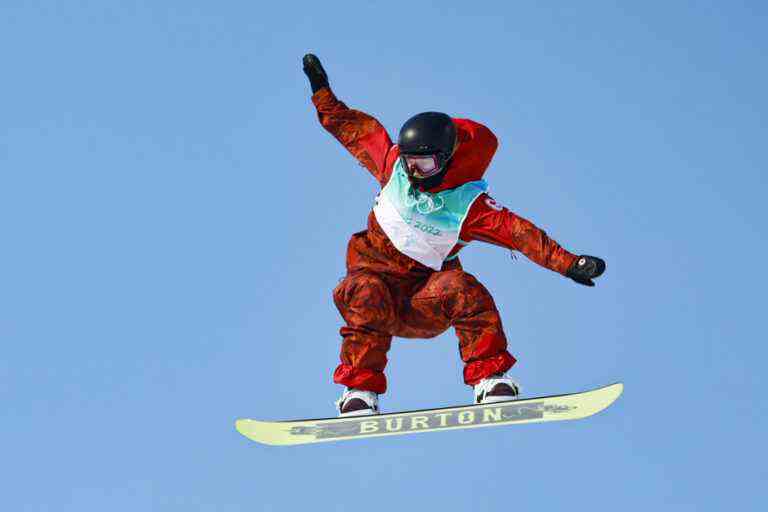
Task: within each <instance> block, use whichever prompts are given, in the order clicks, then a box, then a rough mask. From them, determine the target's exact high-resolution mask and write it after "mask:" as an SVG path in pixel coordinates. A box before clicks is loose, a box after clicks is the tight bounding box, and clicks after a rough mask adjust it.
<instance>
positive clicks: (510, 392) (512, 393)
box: [474, 373, 520, 404]
mask: <svg viewBox="0 0 768 512" xmlns="http://www.w3.org/2000/svg"><path fill="white" fill-rule="evenodd" d="M474 390H475V403H476V404H493V403H496V402H506V401H509V400H517V398H518V395H519V394H520V385H519V384H518V383H517V382H515V381H514V380H512V379H510V378H509V377H505V376H504V374H503V373H497V374H495V375H491V376H490V377H486V378H484V379H483V380H481V381H480V382H478V383H477V384H475V387H474Z"/></svg>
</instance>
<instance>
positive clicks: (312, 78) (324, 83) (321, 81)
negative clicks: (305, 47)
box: [302, 53, 328, 94]
mask: <svg viewBox="0 0 768 512" xmlns="http://www.w3.org/2000/svg"><path fill="white" fill-rule="evenodd" d="M302 62H303V63H304V73H305V74H306V75H307V78H309V85H311V86H312V94H315V93H316V92H317V91H319V90H320V89H322V88H323V87H328V75H326V74H325V70H324V69H323V65H322V64H320V59H318V58H317V56H316V55H313V54H311V53H308V54H306V55H305V56H304V59H303V61H302Z"/></svg>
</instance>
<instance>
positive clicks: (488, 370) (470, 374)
mask: <svg viewBox="0 0 768 512" xmlns="http://www.w3.org/2000/svg"><path fill="white" fill-rule="evenodd" d="M516 362H517V360H516V359H515V358H514V357H512V355H511V354H510V353H509V352H507V351H504V352H502V353H500V354H496V355H495V356H492V357H488V358H486V359H479V360H477V361H472V362H471V363H469V364H467V365H466V366H465V367H464V382H465V383H467V384H468V385H470V386H474V385H475V384H477V383H478V382H480V381H481V380H483V379H485V378H486V377H490V376H491V375H494V374H496V373H504V372H506V371H507V370H509V369H510V368H512V366H514V364H515V363H516Z"/></svg>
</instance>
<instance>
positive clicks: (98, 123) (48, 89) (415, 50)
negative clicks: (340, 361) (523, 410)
mask: <svg viewBox="0 0 768 512" xmlns="http://www.w3.org/2000/svg"><path fill="white" fill-rule="evenodd" d="M499 4H501V3H499ZM766 22H768V9H767V8H766V7H765V4H764V3H762V2H741V1H734V2H695V3H694V2H691V3H686V2H642V5H641V4H640V3H638V2H623V5H617V3H616V2H579V3H578V5H576V4H575V3H573V2H562V3H546V6H545V5H543V4H542V3H535V2H524V3H523V2H514V3H512V2H509V3H504V5H503V6H495V7H493V6H491V5H490V3H486V2H461V3H459V2H444V1H441V2H433V3H423V2H414V1H408V2H388V3H382V2H376V3H374V2H343V3H342V2H339V3H331V4H330V5H327V6H326V5H324V4H322V3H319V2H318V3H293V2H273V3H260V2H246V1H235V2H201V1H184V2H182V1H174V2H149V1H147V2H135V1H121V2H115V1H109V2H107V1H78V2H38V1H24V2H22V1H14V0H4V1H3V2H2V5H0V62H2V75H1V77H0V237H1V238H0V240H1V244H2V245H1V247H0V269H2V274H1V277H0V342H1V343H2V345H1V347H2V356H0V404H1V405H0V482H2V486H0V487H2V491H0V508H1V509H2V510H7V511H19V512H20V511H24V512H26V511H47V510H56V511H77V512H83V511H104V510H108V511H110V512H121V511H131V512H135V511H137V510H162V511H175V510H179V511H185V512H188V511H190V510H206V511H207V510H211V511H217V512H224V511H242V510H250V511H262V510H263V511H271V510H281V511H282V510H308V509H312V510H331V511H348V510H356V509H357V508H358V507H360V506H364V507H365V509H366V510H369V511H385V510H395V509H396V510H428V509H434V510H444V511H465V510H521V511H522V510H525V511H539V510H542V511H550V510H551V511H554V510H589V511H615V510H622V511H643V512H646V511H648V510H674V511H683V510H690V511H697V512H698V511H704V510H706V511H718V510H729V509H734V510H758V508H759V507H758V503H759V502H760V501H762V503H763V505H765V499H766V495H765V482H766V480H767V479H768V474H767V472H766V466H765V459H766V455H767V454H766V441H765V434H766V431H767V430H768V421H766V413H768V407H767V406H766V400H765V398H764V396H765V387H766V385H767V384H768V379H767V378H766V371H765V365H766V358H768V348H767V345H768V343H767V342H768V339H767V338H766V334H765V329H764V327H765V316H766V305H765V302H766V299H765V297H766V295H765V293H766V292H765V290H766V284H767V283H766V271H765V254H766V252H768V243H767V242H766V239H767V236H766V235H767V234H768V233H767V232H766V231H767V230H766V220H767V219H768V215H766V206H765V200H766V199H765V198H766V193H767V192H768V190H767V189H768V187H766V167H767V164H768V157H767V156H766V140H768V137H766V119H767V118H768V100H766V91H767V90H768V74H767V73H766V61H765V57H766V54H768V38H767V36H766V31H765V27H766V24H767V23H766ZM307 51H313V52H315V53H316V54H318V55H319V56H320V57H321V58H322V59H323V62H324V63H325V66H326V69H327V71H328V73H329V75H330V77H331V83H332V85H333V86H334V89H335V90H336V92H337V93H338V95H339V96H340V97H341V98H342V99H344V100H345V101H347V102H348V103H349V104H350V105H352V106H355V107H358V108H361V109H364V110H366V111H368V112H370V113H372V114H374V115H376V116H377V117H378V118H379V119H380V120H381V121H382V122H383V123H384V125H385V126H386V127H387V128H388V129H389V130H390V132H391V133H392V134H395V133H396V131H397V129H398V128H399V126H400V124H401V123H402V122H403V121H404V120H405V119H406V118H407V117H409V116H410V115H412V114H414V113H416V112H420V111H424V110H432V109H435V110H442V111H446V112H449V113H451V114H453V115H456V116H465V117H470V118H473V119H476V120H478V121H481V122H484V123H485V124H487V125H488V126H489V127H491V129H492V130H493V131H494V132H495V133H496V134H497V136H498V137H499V139H500V141H501V145H500V148H499V151H498V153H497V156H496V158H495V160H494V162H493V164H492V167H491V168H490V170H489V172H488V174H487V175H486V176H487V179H488V180H489V182H490V184H491V187H492V192H493V195H494V196H495V197H496V199H498V200H499V201H500V202H501V203H503V204H505V205H506V206H508V207H510V208H511V209H512V210H514V211H516V212H517V213H519V214H521V215H523V216H526V217H528V218H530V219H531V220H533V221H534V222H536V223H537V224H539V225H540V226H542V227H543V228H545V229H547V230H548V232H549V234H550V235H551V236H553V237H554V238H555V239H557V240H558V241H560V242H561V243H562V244H563V245H564V246H565V247H567V248H569V249H570V250H572V251H574V252H584V253H587V254H596V255H599V256H602V257H604V258H605V259H606V260H607V261H608V271H607V273H606V274H605V276H604V277H603V278H602V279H601V281H600V283H599V286H598V287H597V288H594V289H587V288H583V287H580V286H578V285H575V284H574V283H572V282H570V281H568V280H566V279H563V278H560V277H559V276H558V275H556V274H553V273H551V272H549V271H547V270H545V269H541V268H539V267H536V266H535V265H534V264H532V263H530V262H529V261H527V260H525V259H524V258H523V259H520V260H518V261H512V260H510V258H509V255H508V253H507V252H506V251H504V250H501V249H499V248H496V247H492V246H482V245H473V246H472V247H470V248H468V249H467V250H465V251H464V252H463V253H462V254H463V263H464V266H465V268H466V269H467V270H468V271H470V272H472V273H474V274H475V275H476V276H477V277H478V278H479V279H480V280H481V281H482V282H484V283H485V284H486V285H487V286H488V288H489V289H490V290H491V291H492V292H493V294H494V296H495V297H496V299H497V302H498V305H499V308H500V309H501V310H502V316H503V319H504V322H505V325H506V328H507V330H508V336H509V339H510V343H511V348H512V352H513V353H514V354H515V355H516V356H517V357H518V359H519V360H520V362H519V364H518V366H517V367H516V369H515V371H514V375H515V376H516V377H517V378H518V379H519V380H520V381H521V382H522V383H523V386H524V391H525V393H526V394H527V395H528V396H535V395H541V394H555V393H563V392H571V391H579V390H583V389H587V388H591V387H596V386H599V385H603V384H608V383H610V382H614V381H618V380H622V381H624V382H625V384H626V392H625V394H624V396H623V397H622V398H621V399H620V401H619V402H617V403H616V404H615V405H614V406H613V407H612V408H610V409H609V410H607V411H605V412H604V413H602V414H600V415H598V416H595V417H593V418H590V419H587V420H583V421H580V422H566V423H557V424H545V425H527V426H520V427H508V428H495V429H483V430H479V431H460V432H450V433H437V434H432V435H422V436H408V437H397V438H387V439H378V440H372V441H364V442H350V443H340V444H325V445H317V446H307V447H300V448H273V447H264V446H259V445H257V444H255V443H251V442H249V441H248V440H246V439H245V438H243V437H241V436H240V435H239V434H237V432H236V431H235V430H234V426H233V422H234V420H235V419H236V418H238V417H252V418H260V419H283V418H302V417H317V416H326V415H331V414H332V402H333V400H335V399H336V398H337V396H338V394H339V391H340V388H339V387H338V386H336V385H334V384H333V383H332V382H331V380H330V372H331V370H332V369H333V367H334V366H335V365H336V363H337V357H338V344H339V339H338V332H337V331H338V328H339V327H340V317H339V315H338V313H337V312H336V310H335V308H334V306H333V303H332V301H331V289H332V288H333V287H334V286H335V284H336V283H337V281H338V280H339V278H341V277H342V276H343V274H344V251H345V246H346V242H347V240H348V237H349V235H350V234H351V233H352V232H354V231H357V230H359V229H362V228H363V226H364V223H365V217H366V215H367V213H368V211H369V209H370V207H371V205H372V200H373V196H374V194H375V193H376V184H375V181H374V180H373V179H372V178H371V177H370V176H368V175H367V173H365V172H364V171H363V170H362V169H361V168H360V167H358V166H357V165H356V164H355V163H354V161H353V159H352V158H351V157H350V156H349V155H347V154H346V152H345V151H344V150H343V149H342V148H341V147H340V146H339V145H338V144H337V143H336V141H335V140H333V138H332V137H330V136H329V135H328V134H327V133H325V132H324V131H323V130H322V129H321V128H320V127H319V125H318V123H317V121H316V118H315V114H314V110H313V107H312V105H311V104H310V102H309V86H308V84H307V83H306V81H305V77H304V75H303V73H302V71H301V65H300V62H301V57H302V55H303V54H304V53H305V52H307ZM425 371H426V372H425ZM460 371H461V365H460V362H459V359H458V355H457V350H456V340H455V337H454V335H453V334H452V333H448V334H446V335H443V336H441V337H440V338H438V339H435V340H431V341H421V340H396V343H395V345H394V348H393V350H392V352H391V365H390V367H389V377H390V392H389V393H388V394H387V395H385V396H384V397H383V400H382V406H383V407H384V408H385V409H386V410H389V411H392V410H400V409H407V408H422V407H429V406H444V405H451V404H457V403H465V402H467V401H468V400H469V399H470V390H469V388H467V387H466V386H464V384H463V383H462V382H461V378H460Z"/></svg>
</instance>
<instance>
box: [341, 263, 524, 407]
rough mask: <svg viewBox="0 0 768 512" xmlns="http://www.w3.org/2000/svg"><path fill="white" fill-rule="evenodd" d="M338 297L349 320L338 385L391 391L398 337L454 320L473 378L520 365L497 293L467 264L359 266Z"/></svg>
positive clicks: (436, 330) (425, 334) (437, 329)
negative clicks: (396, 268) (403, 269)
mask: <svg viewBox="0 0 768 512" xmlns="http://www.w3.org/2000/svg"><path fill="white" fill-rule="evenodd" d="M333 298H334V302H335V303H336V307H337V308H338V309H339V312H340V313H341V316H342V317H344V320H345V321H346V323H347V325H346V326H344V327H342V328H341V335H342V337H343V342H342V346H341V364H340V365H339V366H338V367H337V368H336V371H335V372H334V375H333V380H334V382H336V383H338V384H343V385H345V386H347V387H350V388H357V389H364V390H368V391H374V392H376V393H384V392H385V391H386V389H387V380H386V377H385V375H384V367H385V366H386V364H387V352H388V351H389V348H390V345H391V343H392V336H399V337H401V338H433V337H435V336H437V335H439V334H441V333H443V332H444V331H445V330H447V329H448V327H450V326H453V327H454V328H455V330H456V335H457V336H458V338H459V351H460V353H461V358H462V360H463V361H464V363H465V366H464V382H466V383H467V384H469V385H474V384H476V383H477V382H479V381H480V380H481V379H483V378H485V377H488V376H490V375H493V374H495V373H499V372H505V371H507V370H508V369H509V368H511V367H512V365H513V364H515V358H514V357H512V356H511V355H510V354H509V352H507V350H506V349H507V340H506V337H505V336H504V331H503V330H502V326H501V318H500V317H499V312H498V310H497V309H496V305H495V303H494V301H493V297H491V295H490V293H489V292H488V290H487V289H486V288H485V287H484V286H483V285H482V284H480V283H479V282H478V281H477V279H475V278H474V276H472V275H470V274H468V273H466V272H464V271H463V270H461V269H454V270H443V271H441V272H434V273H430V274H427V275H426V276H424V277H423V278H420V279H415V278H413V277H412V276H400V275H392V274H386V273H375V272H371V271H369V270H359V271H355V272H352V273H350V274H349V275H347V277H346V278H344V280H343V281H342V282H341V283H339V285H338V286H337V287H336V289H335V290H334V292H333Z"/></svg>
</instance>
